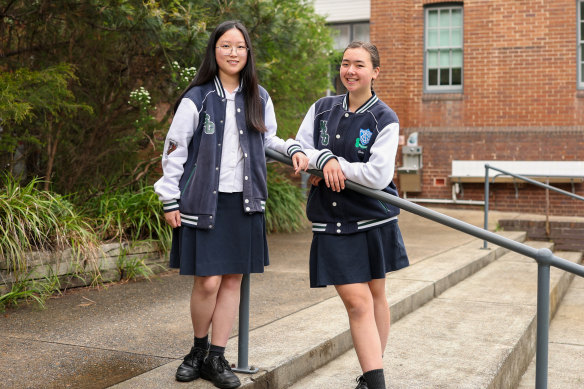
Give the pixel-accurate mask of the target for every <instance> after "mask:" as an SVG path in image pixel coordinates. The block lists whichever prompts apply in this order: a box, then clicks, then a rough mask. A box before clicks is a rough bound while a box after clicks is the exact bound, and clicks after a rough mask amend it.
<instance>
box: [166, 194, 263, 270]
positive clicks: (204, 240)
mask: <svg viewBox="0 0 584 389" xmlns="http://www.w3.org/2000/svg"><path fill="white" fill-rule="evenodd" d="M218 196H219V198H218V202H217V213H216V215H215V224H214V228H213V229H210V230H203V229H197V228H192V227H187V226H185V225H183V226H181V227H178V228H175V229H174V230H173V238H172V247H171V251H170V267H171V268H175V269H180V274H183V275H197V276H213V275H222V274H249V273H263V272H264V266H268V265H269V262H270V261H269V255H268V244H267V239H266V225H265V219H264V214H263V213H254V214H251V215H248V214H245V213H244V212H243V194H242V193H241V192H238V193H221V192H220V193H219V195H218Z"/></svg>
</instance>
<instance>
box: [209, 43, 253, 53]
mask: <svg viewBox="0 0 584 389" xmlns="http://www.w3.org/2000/svg"><path fill="white" fill-rule="evenodd" d="M215 47H216V48H217V49H219V51H221V54H223V55H230V54H231V53H232V52H233V50H235V53H237V55H242V56H243V55H246V54H247V51H248V50H249V48H247V47H246V46H241V45H240V46H231V45H220V46H215Z"/></svg>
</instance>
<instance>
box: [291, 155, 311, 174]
mask: <svg viewBox="0 0 584 389" xmlns="http://www.w3.org/2000/svg"><path fill="white" fill-rule="evenodd" d="M292 165H293V166H294V174H296V175H298V173H300V170H304V171H306V169H308V157H307V156H306V154H304V153H303V152H297V153H296V154H294V155H293V156H292Z"/></svg>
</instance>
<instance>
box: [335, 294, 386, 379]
mask: <svg viewBox="0 0 584 389" xmlns="http://www.w3.org/2000/svg"><path fill="white" fill-rule="evenodd" d="M335 288H336V289H337V293H338V294H339V296H340V297H341V300H343V303H344V304H345V308H346V309H347V313H348V314H349V325H350V327H351V336H352V338H353V345H354V346H355V351H356V352H357V358H359V364H360V365H361V369H362V370H363V371H364V372H366V371H370V370H374V369H382V368H383V362H382V360H381V342H380V337H379V332H378V330H377V325H376V323H375V314H374V308H373V296H372V294H371V289H369V284H367V283H360V284H346V285H335Z"/></svg>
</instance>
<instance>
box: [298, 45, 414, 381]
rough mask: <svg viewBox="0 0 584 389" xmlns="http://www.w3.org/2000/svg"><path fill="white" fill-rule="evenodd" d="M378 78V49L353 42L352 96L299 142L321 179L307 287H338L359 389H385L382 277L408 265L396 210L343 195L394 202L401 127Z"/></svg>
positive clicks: (313, 111)
mask: <svg viewBox="0 0 584 389" xmlns="http://www.w3.org/2000/svg"><path fill="white" fill-rule="evenodd" d="M378 75H379V54H378V52H377V48H376V47H375V46H374V45H372V44H370V43H365V42H358V41H356V42H352V43H351V44H350V45H349V46H348V47H347V48H346V49H345V51H344V53H343V59H342V62H341V67H340V78H341V81H342V83H343V85H344V86H345V87H346V88H347V90H348V93H347V94H346V95H341V96H330V97H324V98H322V99H320V100H318V101H317V102H316V103H314V104H313V105H312V106H311V107H310V109H309V111H308V113H307V114H306V117H305V118H304V121H303V122H302V124H301V126H300V129H299V131H298V134H297V136H296V139H297V140H298V141H300V143H301V145H302V146H303V147H304V151H305V152H306V155H307V156H308V157H309V168H311V169H319V170H322V172H323V175H324V179H322V178H320V177H317V176H314V175H313V176H311V177H310V179H309V181H310V183H311V184H312V187H311V190H310V194H309V197H308V204H307V207H306V213H307V216H308V219H310V221H311V222H312V223H313V224H312V230H313V240H312V246H311V249H310V285H311V287H324V286H327V285H334V286H335V288H336V290H337V292H338V294H339V296H340V297H341V299H342V301H343V303H344V305H345V308H346V310H347V313H348V316H349V324H350V328H351V336H352V338H353V344H354V346H355V351H356V352H357V357H358V359H359V364H360V365H361V369H362V371H363V375H361V376H359V377H357V382H358V385H357V389H366V388H368V389H379V388H383V389H384V388H385V378H384V374H383V362H382V355H383V352H384V350H385V346H386V343H387V338H388V335H389V324H390V314H389V306H388V303H387V298H386V296H385V274H386V273H387V272H390V271H395V270H398V269H401V268H403V267H406V266H408V265H409V261H408V257H407V254H406V250H405V247H404V243H403V240H402V236H401V233H400V230H399V227H398V225H397V215H398V214H399V208H397V207H394V206H392V205H391V204H387V203H383V202H381V201H378V200H375V199H372V198H369V197H367V196H364V195H362V194H359V193H357V192H353V191H351V190H348V189H345V180H350V181H353V182H356V183H359V184H361V185H364V186H367V187H370V188H373V189H379V190H383V191H384V192H387V193H391V194H393V195H396V196H397V189H396V186H395V184H394V183H393V174H394V166H395V157H396V153H397V146H398V139H399V121H398V118H397V115H396V114H395V112H393V111H392V110H391V109H390V108H389V107H388V106H387V105H386V104H385V103H383V102H382V101H381V100H379V98H378V97H377V96H376V95H375V92H374V91H373V81H374V80H375V79H376V78H377V76H378Z"/></svg>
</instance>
